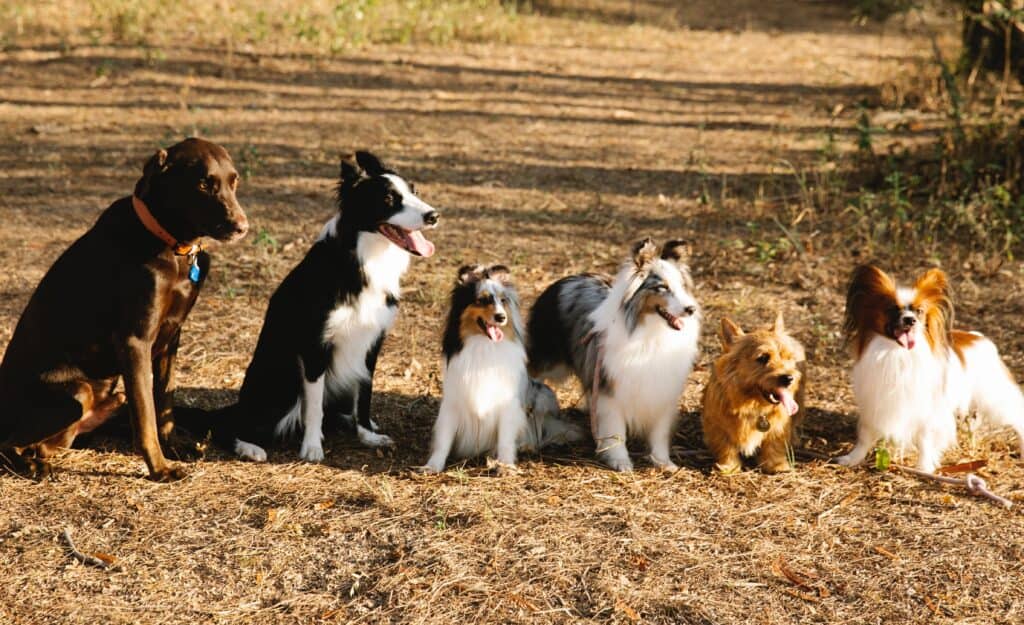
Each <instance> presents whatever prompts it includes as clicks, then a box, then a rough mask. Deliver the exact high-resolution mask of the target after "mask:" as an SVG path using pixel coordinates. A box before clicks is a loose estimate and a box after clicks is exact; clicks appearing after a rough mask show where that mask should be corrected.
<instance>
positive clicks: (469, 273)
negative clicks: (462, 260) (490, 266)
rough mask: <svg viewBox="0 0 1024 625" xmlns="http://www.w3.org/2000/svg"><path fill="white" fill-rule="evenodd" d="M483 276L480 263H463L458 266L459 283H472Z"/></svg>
mask: <svg viewBox="0 0 1024 625" xmlns="http://www.w3.org/2000/svg"><path fill="white" fill-rule="evenodd" d="M483 276H484V268H483V267H482V266H480V265H465V266H463V267H460V268H459V284H473V283H474V282H479V281H480V279H481V278H483Z"/></svg>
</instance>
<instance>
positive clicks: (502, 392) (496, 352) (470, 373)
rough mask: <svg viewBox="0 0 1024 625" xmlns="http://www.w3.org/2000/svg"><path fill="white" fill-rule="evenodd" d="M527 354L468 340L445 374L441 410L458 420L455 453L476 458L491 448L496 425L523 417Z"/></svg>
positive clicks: (510, 344)
mask: <svg viewBox="0 0 1024 625" xmlns="http://www.w3.org/2000/svg"><path fill="white" fill-rule="evenodd" d="M527 383H528V378H527V375H526V352H525V350H524V349H523V346H522V345H520V344H519V343H518V342H515V341H508V340H505V341H499V342H497V343H495V342H493V341H491V340H489V339H488V338H487V337H484V336H474V337H470V338H469V339H467V340H466V342H465V345H464V346H463V348H462V350H460V351H459V353H458V354H456V355H455V356H454V357H453V358H452V359H451V360H450V361H449V362H448V366H447V368H446V369H445V374H444V396H443V397H442V399H441V402H442V404H443V406H442V411H447V410H450V411H451V412H452V413H454V414H456V415H458V420H459V426H458V433H457V435H456V442H455V450H454V451H455V453H456V455H458V456H459V457H467V456H474V455H477V454H479V453H482V452H484V451H487V450H490V449H491V448H493V447H494V444H495V441H496V438H497V431H498V424H499V420H500V419H501V418H503V417H506V416H509V415H517V416H518V415H521V414H522V401H523V396H524V394H525V392H526V385H527Z"/></svg>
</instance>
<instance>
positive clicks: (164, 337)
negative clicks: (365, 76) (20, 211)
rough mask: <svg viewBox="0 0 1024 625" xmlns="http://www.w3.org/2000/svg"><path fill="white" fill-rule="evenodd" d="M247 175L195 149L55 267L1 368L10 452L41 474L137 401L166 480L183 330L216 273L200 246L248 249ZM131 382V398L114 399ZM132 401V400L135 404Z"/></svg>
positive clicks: (173, 475) (188, 145) (121, 203)
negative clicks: (55, 457)
mask: <svg viewBox="0 0 1024 625" xmlns="http://www.w3.org/2000/svg"><path fill="white" fill-rule="evenodd" d="M237 187H238V172H237V171H236V170H235V167H234V165H233V164H232V162H231V157H230V156H228V153H227V152H226V151H225V150H224V148H222V147H220V146H218V145H216V144H213V143H210V142H208V141H204V140H202V139H186V140H185V141H182V142H181V143H178V144H177V145H175V146H173V147H171V148H169V149H167V150H159V151H158V152H157V153H156V154H155V155H153V157H152V158H150V159H149V161H148V162H147V163H146V165H145V167H144V169H143V173H142V177H141V178H140V179H139V181H138V183H136V185H135V193H134V195H133V196H130V197H124V198H121V199H120V200H117V201H116V202H114V203H113V204H111V205H110V207H108V208H107V209H106V210H105V211H103V213H102V214H101V215H100V217H99V219H98V220H97V221H96V223H95V224H94V225H93V227H92V228H91V229H90V230H89V231H88V232H86V233H85V234H84V235H82V237H81V238H79V239H78V240H77V241H75V242H74V243H73V244H72V245H71V247H69V248H68V249H67V250H65V252H64V253H63V254H61V256H60V258H58V259H57V261H56V262H55V263H54V264H53V266H52V267H50V269H49V271H47V272H46V275H45V276H43V279H42V281H41V282H40V283H39V286H38V287H37V288H36V291H35V293H33V294H32V297H31V298H30V299H29V302H28V305H27V306H26V307H25V311H24V312H23V313H22V315H21V319H20V320H19V321H18V325H17V327H16V328H15V329H14V335H13V336H12V337H11V342H10V344H9V345H8V346H7V353H6V354H5V355H4V359H3V362H2V363H0V449H13V450H14V452H15V453H16V454H17V456H19V457H20V458H21V459H22V460H23V461H24V462H25V463H26V464H27V465H28V467H29V468H30V469H31V470H32V471H33V472H34V473H42V474H45V473H47V472H48V471H49V464H48V462H47V460H46V459H47V457H48V456H49V455H50V454H51V453H53V451H54V450H55V449H56V448H59V447H65V446H68V445H70V444H71V442H72V441H74V439H75V436H76V435H78V434H81V433H84V432H88V431H90V430H92V429H94V428H96V427H97V426H99V425H100V424H101V423H103V422H104V421H105V420H107V419H108V418H109V417H110V415H111V414H113V413H114V412H115V411H116V410H117V408H119V407H120V406H121V405H122V404H124V403H125V401H127V403H128V406H129V408H130V410H131V422H132V429H133V430H134V433H135V441H136V445H137V446H138V448H139V449H140V450H141V452H142V456H143V458H145V460H146V465H147V466H148V467H149V474H150V477H151V478H152V479H155V480H167V479H177V478H179V477H181V476H182V475H183V471H182V470H181V468H180V467H177V466H174V465H171V464H170V463H168V462H167V460H166V459H165V458H164V454H163V451H162V450H161V448H160V442H159V440H158V438H157V434H158V423H159V433H160V434H161V435H163V436H164V437H166V436H167V435H168V434H170V432H171V429H172V428H173V426H174V423H173V421H172V419H171V416H172V415H171V407H172V397H171V396H172V393H173V390H174V359H175V355H176V352H177V349H178V339H179V336H180V331H181V324H182V323H183V322H184V320H185V317H186V316H187V315H188V313H189V311H190V310H191V309H192V305H193V304H194V303H195V301H196V297H197V296H198V295H199V290H200V288H201V287H202V285H203V282H204V281H205V279H206V274H207V272H208V271H209V266H210V258H209V255H208V254H206V253H205V252H203V251H201V248H200V246H199V244H198V242H199V240H200V238H201V237H213V238H215V239H218V240H221V241H233V240H236V239H238V238H241V237H242V236H243V235H244V234H245V232H246V230H247V229H248V223H247V221H246V217H245V213H244V212H243V211H242V207H241V206H239V204H238V200H237V199H236V197H235V190H236V188H237ZM122 377H123V379H124V386H125V393H120V392H115V387H116V386H117V383H118V380H119V379H120V378H122ZM126 395H127V397H126Z"/></svg>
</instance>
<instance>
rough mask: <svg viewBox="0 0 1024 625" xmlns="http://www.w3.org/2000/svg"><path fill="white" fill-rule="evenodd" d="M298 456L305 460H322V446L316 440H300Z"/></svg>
mask: <svg viewBox="0 0 1024 625" xmlns="http://www.w3.org/2000/svg"><path fill="white" fill-rule="evenodd" d="M299 457H300V458H302V459H303V460H305V461H306V462H323V459H324V448H323V445H321V444H320V443H319V442H318V441H302V445H301V446H300V447H299Z"/></svg>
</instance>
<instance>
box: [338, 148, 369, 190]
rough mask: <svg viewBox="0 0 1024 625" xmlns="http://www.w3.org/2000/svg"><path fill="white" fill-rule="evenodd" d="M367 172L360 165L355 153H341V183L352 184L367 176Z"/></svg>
mask: <svg viewBox="0 0 1024 625" xmlns="http://www.w3.org/2000/svg"><path fill="white" fill-rule="evenodd" d="M365 177H366V172H364V171H363V168H362V167H360V166H359V163H358V161H356V155H355V154H342V155H341V185H342V186H351V185H352V184H353V183H354V182H355V181H357V180H359V179H360V178H365Z"/></svg>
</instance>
